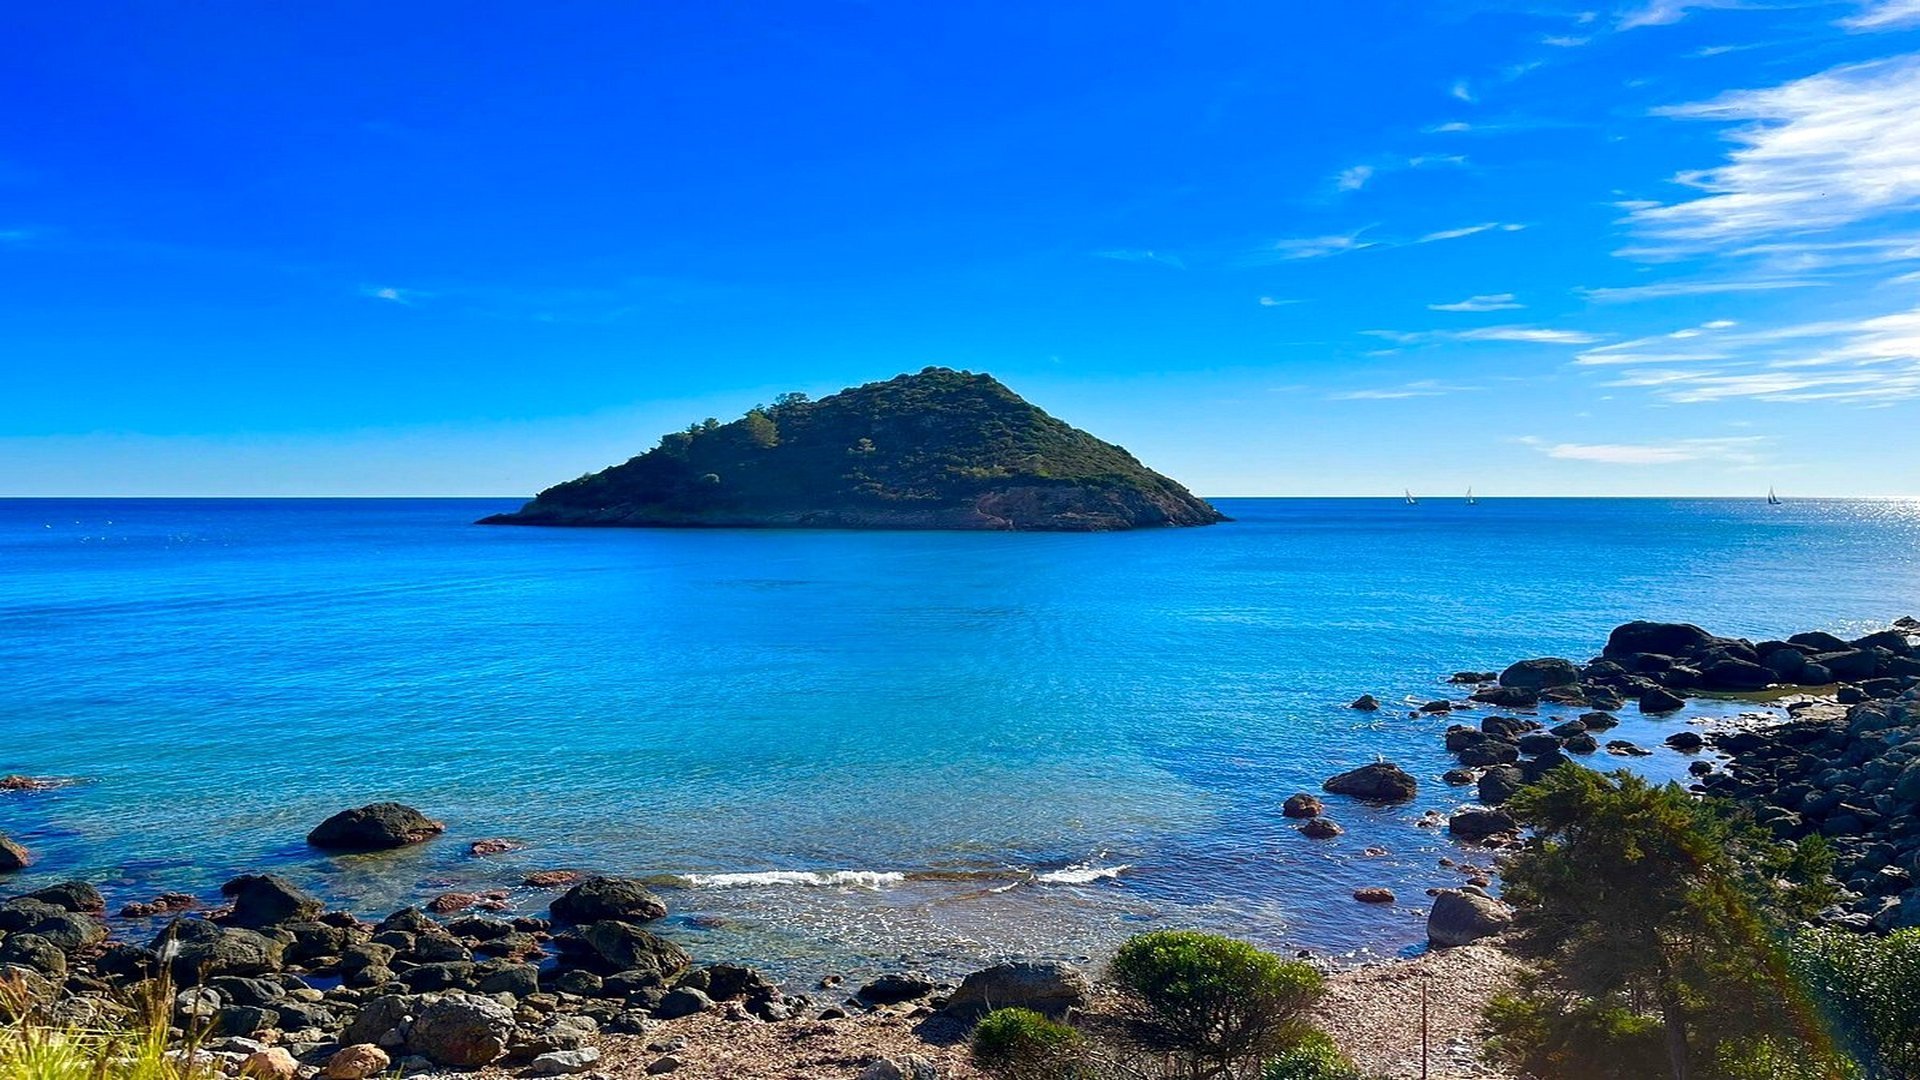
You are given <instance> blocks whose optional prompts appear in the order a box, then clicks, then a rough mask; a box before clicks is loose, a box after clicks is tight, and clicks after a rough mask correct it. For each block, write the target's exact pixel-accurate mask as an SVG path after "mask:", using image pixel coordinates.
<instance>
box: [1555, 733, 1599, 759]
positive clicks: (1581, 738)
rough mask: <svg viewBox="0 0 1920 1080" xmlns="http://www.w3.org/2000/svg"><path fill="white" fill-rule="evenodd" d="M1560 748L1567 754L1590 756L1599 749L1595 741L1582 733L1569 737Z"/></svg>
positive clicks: (1590, 736) (1587, 734) (1589, 735)
mask: <svg viewBox="0 0 1920 1080" xmlns="http://www.w3.org/2000/svg"><path fill="white" fill-rule="evenodd" d="M1561 746H1562V748H1564V749H1565V750H1566V751H1567V752H1568V753H1572V754H1591V753H1593V752H1594V751H1596V750H1598V749H1600V743H1599V742H1598V741H1597V740H1595V739H1594V737H1593V736H1592V735H1591V734H1589V733H1587V732H1584V731H1583V732H1581V733H1580V734H1578V735H1573V736H1570V737H1569V738H1568V739H1567V741H1566V742H1564V743H1562V744H1561Z"/></svg>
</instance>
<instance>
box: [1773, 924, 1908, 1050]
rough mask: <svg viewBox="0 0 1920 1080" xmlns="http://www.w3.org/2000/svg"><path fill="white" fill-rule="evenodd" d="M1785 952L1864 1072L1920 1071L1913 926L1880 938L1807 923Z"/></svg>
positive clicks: (1837, 1035) (1835, 1032)
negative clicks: (1806, 926) (1807, 926)
mask: <svg viewBox="0 0 1920 1080" xmlns="http://www.w3.org/2000/svg"><path fill="white" fill-rule="evenodd" d="M1787 957H1788V962H1789V964H1790V965H1791V966H1792V968H1793V971H1794V974H1795V975H1797V976H1799V977H1800V979H1801V981H1802V982H1803V983H1804V984H1805V985H1806V987H1807V989H1808V991H1809V992H1810V993H1811V994H1812V995H1813V998H1814V1000H1815V1002H1816V1003H1818V1005H1819V1006H1820V1009H1821V1011H1822V1012H1824V1013H1825V1014H1826V1017H1827V1021H1828V1023H1829V1024H1831V1025H1832V1027H1833V1029H1834V1034H1835V1036H1836V1037H1837V1038H1838V1040H1839V1041H1840V1043H1841V1045H1843V1046H1844V1047H1846V1048H1847V1050H1848V1052H1849V1053H1850V1054H1851V1055H1852V1056H1853V1058H1854V1059H1855V1060H1857V1061H1859V1062H1860V1063H1861V1065H1863V1066H1865V1067H1866V1071H1867V1075H1868V1076H1871V1077H1875V1078H1879V1077H1902V1078H1904V1077H1912V1076H1920V928H1916V929H1912V930H1900V931H1896V932H1895V933H1892V934H1889V935H1888V936H1886V937H1884V938H1876V937H1872V936H1869V935H1865V934H1849V933H1845V932H1843V931H1839V930H1809V931H1805V932H1803V933H1800V934H1796V935H1794V937H1793V939H1792V940H1791V941H1790V942H1789V943H1788V948H1787Z"/></svg>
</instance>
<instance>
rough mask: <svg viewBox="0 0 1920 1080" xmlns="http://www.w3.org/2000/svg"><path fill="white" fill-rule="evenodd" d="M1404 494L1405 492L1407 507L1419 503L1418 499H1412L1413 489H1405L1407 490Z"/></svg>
mask: <svg viewBox="0 0 1920 1080" xmlns="http://www.w3.org/2000/svg"><path fill="white" fill-rule="evenodd" d="M1406 492H1407V505H1408V506H1412V505H1413V504H1415V503H1417V502H1419V501H1420V500H1419V499H1416V498H1414V497H1413V489H1412V488H1407V489H1406Z"/></svg>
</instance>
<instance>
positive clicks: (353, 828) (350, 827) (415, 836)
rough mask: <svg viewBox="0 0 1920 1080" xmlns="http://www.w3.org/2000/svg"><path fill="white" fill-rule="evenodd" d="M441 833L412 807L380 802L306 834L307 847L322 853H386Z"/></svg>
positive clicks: (443, 828) (439, 825) (345, 812)
mask: <svg viewBox="0 0 1920 1080" xmlns="http://www.w3.org/2000/svg"><path fill="white" fill-rule="evenodd" d="M444 831H446V826H445V825H444V824H442V823H440V822H438V821H434V820H433V819H432V818H429V817H427V816H426V815H425V814H422V813H421V812H420V811H418V810H415V809H414V808H413V807H411V806H407V805H405V804H402V803H397V802H381V803H370V804H368V805H366V806H362V807H360V808H358V809H355V810H342V811H340V812H339V813H337V814H335V815H333V816H332V817H330V818H328V819H327V820H325V821H323V822H321V823H320V824H319V825H317V826H315V827H314V830H313V831H312V832H310V833H308V834H307V843H309V844H312V845H313V846H314V847H317V848H320V849H322V850H324V851H348V852H354V851H389V850H392V849H393V848H401V847H406V846H407V845H409V844H418V843H420V842H421V841H424V840H430V839H432V838H433V837H435V836H438V835H440V834H441V833H442V832H444Z"/></svg>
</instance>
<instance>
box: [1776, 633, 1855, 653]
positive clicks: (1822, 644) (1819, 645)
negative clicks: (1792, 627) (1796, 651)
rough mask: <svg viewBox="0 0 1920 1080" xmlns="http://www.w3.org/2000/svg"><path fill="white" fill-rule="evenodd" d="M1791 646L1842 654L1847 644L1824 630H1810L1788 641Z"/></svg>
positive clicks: (1818, 651)
mask: <svg viewBox="0 0 1920 1080" xmlns="http://www.w3.org/2000/svg"><path fill="white" fill-rule="evenodd" d="M1787 644H1789V645H1799V646H1801V647H1802V648H1805V649H1808V650H1810V651H1812V652H1817V653H1830V652H1842V651H1844V650H1845V649H1846V648H1847V647H1848V646H1847V642H1846V641H1844V640H1843V639H1841V638H1837V637H1835V636H1833V635H1832V634H1829V633H1826V632H1825V631H1822V630H1809V631H1807V632H1806V633H1804V634H1795V635H1793V636H1792V637H1790V638H1788V639H1787Z"/></svg>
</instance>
